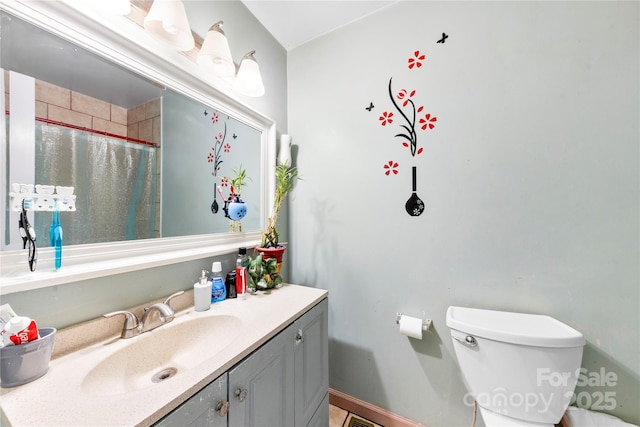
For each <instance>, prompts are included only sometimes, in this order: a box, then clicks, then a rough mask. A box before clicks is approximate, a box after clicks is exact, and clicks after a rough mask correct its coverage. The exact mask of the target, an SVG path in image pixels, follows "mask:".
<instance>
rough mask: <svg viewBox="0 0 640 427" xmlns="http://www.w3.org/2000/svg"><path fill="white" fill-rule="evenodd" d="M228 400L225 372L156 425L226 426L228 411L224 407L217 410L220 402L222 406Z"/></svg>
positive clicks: (167, 426)
mask: <svg viewBox="0 0 640 427" xmlns="http://www.w3.org/2000/svg"><path fill="white" fill-rule="evenodd" d="M226 402H227V374H226V373H225V374H223V375H221V376H220V377H219V378H218V379H217V380H215V381H213V382H212V383H210V384H209V385H208V386H206V387H205V388H203V389H202V390H200V391H199V392H198V393H196V394H194V395H193V397H191V398H190V399H189V400H187V401H186V402H184V403H183V404H182V405H180V406H178V407H177V408H176V409H174V410H173V412H171V413H170V414H169V415H167V416H166V417H164V418H163V419H162V420H160V421H159V422H158V423H157V424H155V425H156V426H158V427H185V426H189V427H226V426H227V414H226V411H225V410H224V409H223V410H221V411H219V412H218V411H216V408H217V407H218V404H219V403H220V405H221V406H222V405H224V404H225V403H226ZM220 414H222V416H221V415H220Z"/></svg>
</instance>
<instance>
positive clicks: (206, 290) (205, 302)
mask: <svg viewBox="0 0 640 427" xmlns="http://www.w3.org/2000/svg"><path fill="white" fill-rule="evenodd" d="M207 273H208V271H207V270H202V276H200V280H199V281H198V282H197V283H195V284H194V285H193V307H194V309H195V310H196V311H207V310H209V307H211V282H210V281H209V279H207Z"/></svg>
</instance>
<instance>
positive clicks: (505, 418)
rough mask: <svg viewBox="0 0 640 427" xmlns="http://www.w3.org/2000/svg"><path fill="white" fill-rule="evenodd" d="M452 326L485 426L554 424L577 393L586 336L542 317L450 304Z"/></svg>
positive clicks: (471, 393)
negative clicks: (575, 390) (576, 387)
mask: <svg viewBox="0 0 640 427" xmlns="http://www.w3.org/2000/svg"><path fill="white" fill-rule="evenodd" d="M447 326H448V327H449V329H450V330H451V339H452V341H453V347H454V351H455V354H456V358H457V359H458V365H459V366H460V371H461V373H462V377H463V379H464V382H465V385H466V386H467V389H468V390H469V394H468V395H466V396H465V398H464V399H465V404H467V405H469V406H473V405H474V403H473V402H474V400H475V402H477V405H478V409H479V412H480V416H481V417H482V419H483V421H484V424H485V426H486V427H498V426H501V427H503V426H512V427H553V426H554V425H555V424H557V423H560V420H561V419H562V416H563V414H564V412H565V410H566V409H567V406H568V405H569V403H570V401H571V397H572V395H573V391H574V388H575V386H576V382H577V380H578V374H579V369H580V364H581V361H582V349H583V347H584V345H585V339H584V337H583V336H582V334H581V333H580V332H578V331H576V330H575V329H573V328H571V327H570V326H567V325H565V324H564V323H562V322H560V321H558V320H556V319H554V318H552V317H549V316H543V315H537V314H524V313H512V312H504V311H494V310H483V309H478V308H467V307H455V306H452V307H449V308H448V309H447Z"/></svg>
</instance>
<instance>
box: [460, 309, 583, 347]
mask: <svg viewBox="0 0 640 427" xmlns="http://www.w3.org/2000/svg"><path fill="white" fill-rule="evenodd" d="M447 326H448V327H449V328H451V329H456V330H458V331H460V332H462V333H465V334H470V335H475V336H478V337H483V338H488V339H491V340H494V341H501V342H507V343H512V344H520V345H530V346H535V347H559V348H567V347H581V346H583V345H585V339H584V337H583V336H582V334H581V333H580V332H578V331H576V330H575V329H573V328H572V327H570V326H568V325H565V324H564V323H562V322H560V321H559V320H556V319H554V318H553V317H550V316H544V315H540V314H525V313H512V312H507V311H495V310H483V309H478V308H468V307H455V306H451V307H449V308H448V309H447Z"/></svg>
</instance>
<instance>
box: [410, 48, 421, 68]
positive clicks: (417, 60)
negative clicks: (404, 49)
mask: <svg viewBox="0 0 640 427" xmlns="http://www.w3.org/2000/svg"><path fill="white" fill-rule="evenodd" d="M424 59H425V55H421V54H420V51H419V50H416V51H415V52H413V58H409V59H408V61H407V62H409V69H410V70H411V69H412V68H413V67H416V68H420V67H422V61H424Z"/></svg>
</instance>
